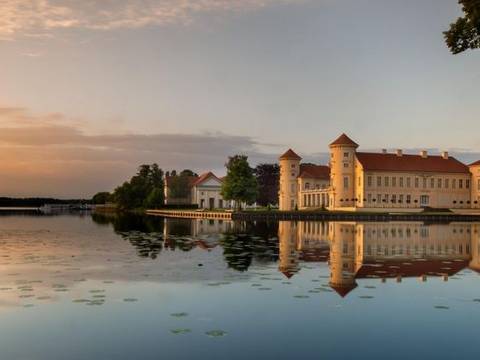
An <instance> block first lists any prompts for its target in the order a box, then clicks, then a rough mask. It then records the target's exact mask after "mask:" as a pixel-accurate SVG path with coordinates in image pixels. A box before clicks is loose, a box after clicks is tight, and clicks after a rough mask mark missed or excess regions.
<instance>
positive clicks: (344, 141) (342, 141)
mask: <svg viewBox="0 0 480 360" xmlns="http://www.w3.org/2000/svg"><path fill="white" fill-rule="evenodd" d="M334 145H352V146H355V147H358V144H357V143H356V142H355V141H353V140H352V139H350V138H349V137H348V136H347V135H346V134H345V133H343V134H342V135H340V136H339V137H338V138H337V140H335V141H334V142H332V143H331V144H330V146H334Z"/></svg>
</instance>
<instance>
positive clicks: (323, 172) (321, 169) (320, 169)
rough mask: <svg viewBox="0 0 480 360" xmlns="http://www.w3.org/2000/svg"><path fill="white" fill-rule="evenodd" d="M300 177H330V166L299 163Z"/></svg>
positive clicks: (326, 178) (327, 178)
mask: <svg viewBox="0 0 480 360" xmlns="http://www.w3.org/2000/svg"><path fill="white" fill-rule="evenodd" d="M298 177H300V178H306V179H325V180H329V179H330V168H329V167H328V166H324V165H309V164H301V165H300V175H298Z"/></svg>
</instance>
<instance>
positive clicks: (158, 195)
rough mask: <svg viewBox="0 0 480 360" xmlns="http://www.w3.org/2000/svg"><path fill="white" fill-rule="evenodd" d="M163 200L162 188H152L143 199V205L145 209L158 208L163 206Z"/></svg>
mask: <svg viewBox="0 0 480 360" xmlns="http://www.w3.org/2000/svg"><path fill="white" fill-rule="evenodd" d="M164 200H165V197H164V194H163V189H160V188H153V189H152V191H150V194H148V196H147V198H146V199H145V203H144V205H145V207H146V208H147V209H158V208H161V207H162V206H163V203H164Z"/></svg>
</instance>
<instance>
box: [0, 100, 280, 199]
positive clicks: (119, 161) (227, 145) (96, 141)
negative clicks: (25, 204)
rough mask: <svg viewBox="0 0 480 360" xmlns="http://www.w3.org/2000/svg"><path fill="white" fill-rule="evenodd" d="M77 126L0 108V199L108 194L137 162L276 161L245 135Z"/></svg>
mask: <svg viewBox="0 0 480 360" xmlns="http://www.w3.org/2000/svg"><path fill="white" fill-rule="evenodd" d="M81 124H82V123H81V122H78V121H71V120H70V119H68V118H67V117H65V116H64V115H62V114H59V113H51V114H46V115H31V114H30V113H29V112H28V111H27V110H26V109H24V108H19V107H3V108H2V107H0V173H1V174H2V177H1V178H0V196H34V195H35V196H40V195H42V196H60V197H89V196H91V195H92V194H94V193H95V192H97V191H103V190H112V189H113V188H114V187H115V186H116V185H118V184H120V183H121V182H123V181H125V180H126V179H128V178H129V177H130V176H131V175H133V173H134V172H135V170H136V168H137V167H138V165H140V164H143V163H154V162H156V163H158V164H159V165H160V167H162V168H163V169H165V170H168V169H178V170H181V169H184V168H190V169H193V170H195V171H197V172H203V171H207V170H213V171H215V172H217V173H220V174H221V173H224V163H225V161H226V159H227V157H228V156H229V155H233V154H237V153H243V154H247V155H248V156H249V157H250V160H251V162H252V164H255V163H257V162H261V161H275V158H276V154H275V153H273V154H269V153H265V152H263V151H261V150H260V148H261V147H262V146H263V144H260V143H258V142H257V141H256V140H255V139H253V138H251V137H247V136H234V135H227V134H222V133H204V134H148V135H145V134H120V135H111V134H95V135H92V134H87V133H86V132H85V131H84V130H83V127H82V125H81ZM275 152H276V151H275Z"/></svg>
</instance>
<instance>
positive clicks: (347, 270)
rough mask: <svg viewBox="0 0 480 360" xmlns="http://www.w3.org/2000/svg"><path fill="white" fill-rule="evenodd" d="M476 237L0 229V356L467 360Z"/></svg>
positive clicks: (37, 219) (71, 226) (188, 227)
mask: <svg viewBox="0 0 480 360" xmlns="http://www.w3.org/2000/svg"><path fill="white" fill-rule="evenodd" d="M478 226H479V224H475V223H452V224H424V223H403V222H398V223H375V222H371V223H359V222H271V223H260V222H257V223H240V222H239V223H236V222H228V221H223V222H222V221H217V220H181V219H173V220H166V219H163V218H158V217H142V216H130V215H129V216H126V215H124V216H111V215H98V214H94V215H85V216H74V215H59V216H28V215H9V216H6V215H3V216H1V217H0V320H1V321H0V345H1V349H2V352H3V354H2V358H5V359H31V358H33V359H90V358H95V359H132V358H142V359H158V358H176V359H177V358H178V359H189V358H193V357H195V358H233V359H237V358H238V359H240V358H242V359H243V358H245V357H251V358H258V357H263V358H276V359H279V358H280V359H291V358H295V357H300V358H303V357H314V356H315V357H318V356H320V355H322V357H323V356H324V357H325V358H329V359H330V358H332V359H343V358H350V357H351V356H353V355H355V356H356V357H360V358H384V355H385V351H386V350H387V349H391V348H393V347H395V349H396V351H395V352H394V353H390V352H389V358H394V359H396V358H405V357H406V356H408V357H413V356H415V357H417V356H424V357H427V358H437V359H443V358H444V359H448V358H451V357H452V356H453V354H455V357H460V358H461V357H466V356H473V355H474V354H475V350H474V349H473V348H471V347H470V346H468V344H471V343H473V341H474V339H475V333H476V332H475V330H476V323H477V321H476V319H477V318H478V313H479V310H480V287H479V284H480V278H479V276H478V272H477V271H478V269H480V266H479V264H480V262H479V233H478ZM452 326H454V327H455V329H456V330H455V337H454V338H452V333H451V332H450V331H447V330H448V329H451V328H452ZM399 339H401V341H402V343H403V346H401V347H398V341H399ZM458 339H462V341H458ZM319 341H321V345H320V344H319ZM346 342H348V343H349V344H350V345H351V346H348V347H346V346H345V343H346ZM465 344H467V345H465Z"/></svg>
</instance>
